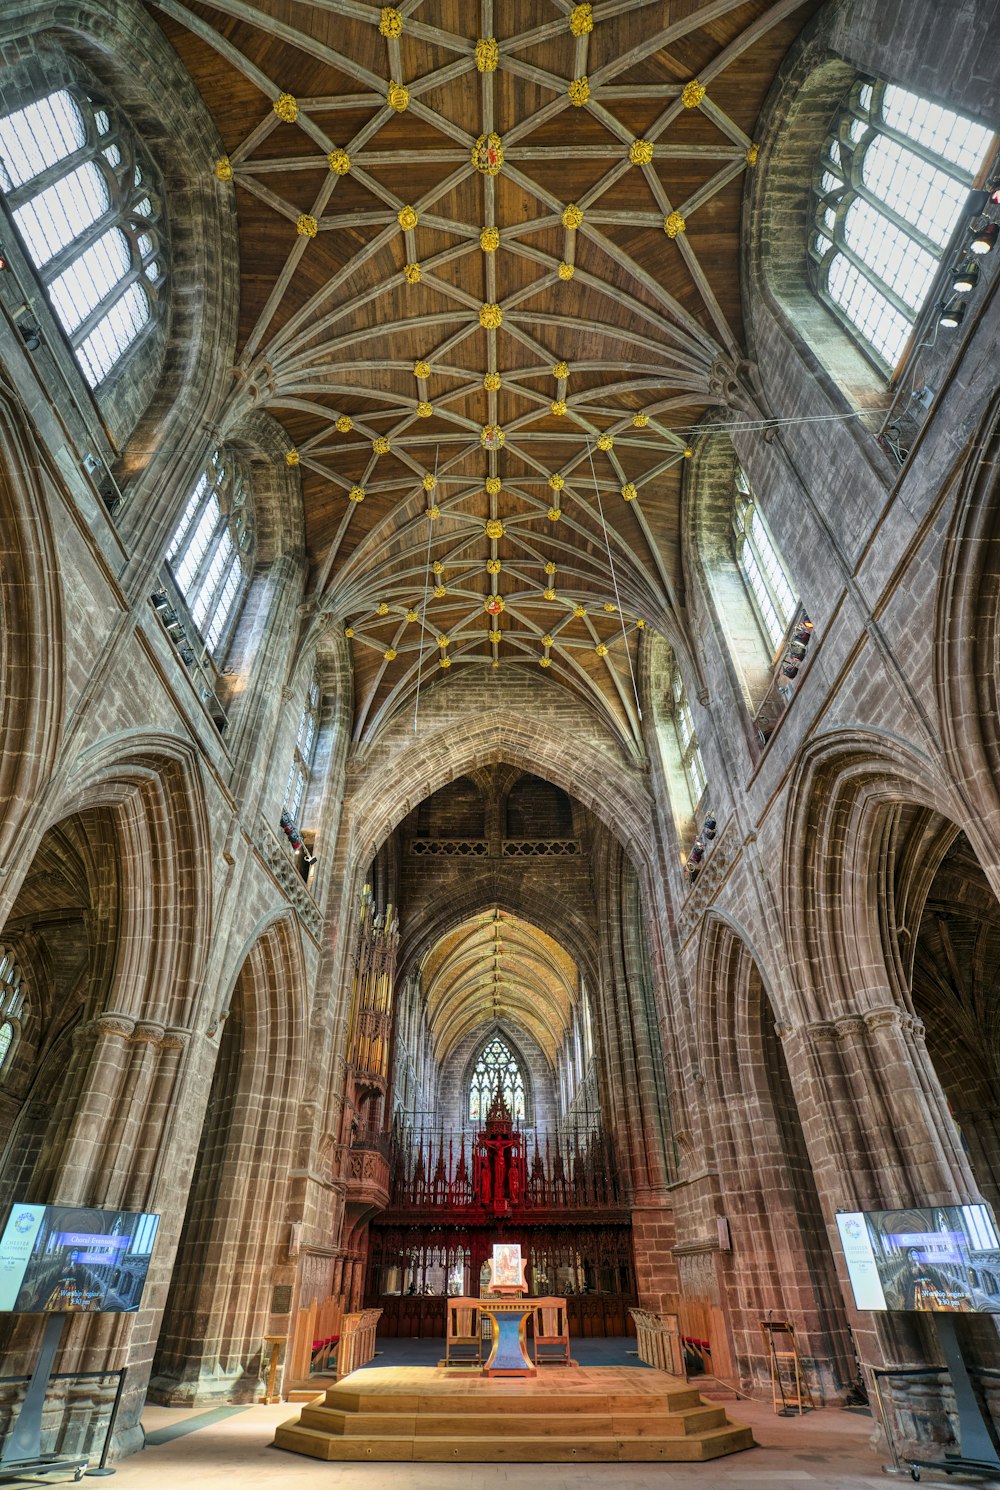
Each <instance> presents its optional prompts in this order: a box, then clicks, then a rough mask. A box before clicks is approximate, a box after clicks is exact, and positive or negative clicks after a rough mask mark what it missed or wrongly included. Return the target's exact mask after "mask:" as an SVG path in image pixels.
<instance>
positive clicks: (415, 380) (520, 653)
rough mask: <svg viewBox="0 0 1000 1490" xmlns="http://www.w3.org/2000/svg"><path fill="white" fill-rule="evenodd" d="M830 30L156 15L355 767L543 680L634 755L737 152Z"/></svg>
mask: <svg viewBox="0 0 1000 1490" xmlns="http://www.w3.org/2000/svg"><path fill="white" fill-rule="evenodd" d="M816 3H817V0H802V3H801V4H797V3H795V0H733V3H727V0H670V3H667V0H649V3H643V0H636V3H634V4H633V5H631V6H629V7H627V8H623V9H622V10H621V11H620V12H619V10H618V7H617V6H616V5H614V4H612V5H610V6H602V5H598V6H596V7H587V6H581V5H576V6H567V5H564V4H562V3H555V0H552V3H539V0H505V3H504V4H503V5H502V6H501V5H497V4H496V3H495V0H480V3H479V4H478V5H471V4H469V3H468V0H414V3H409V4H407V5H405V6H403V7H402V8H400V9H399V10H396V9H394V8H392V7H384V8H383V7H381V6H377V5H368V4H366V3H365V0H324V3H323V4H322V5H319V4H314V3H311V0H258V3H251V0H213V3H207V0H191V3H187V0H148V4H149V8H150V11H151V13H152V14H153V15H154V16H156V17H157V19H158V20H159V21H160V23H161V24H162V26H163V28H164V31H165V33H166V35H167V36H168V37H169V39H170V40H171V42H172V43H173V45H174V46H175V47H176V49H177V51H178V52H179V53H180V55H181V58H182V60H183V61H184V62H185V64H186V66H187V67H188V69H189V71H190V72H191V75H192V77H193V78H194V81H195V83H196V85H197V86H198V87H199V89H200V90H201V92H202V95H203V97H204V99H205V102H206V104H207V106H208V108H209V110H210V111H211V113H212V115H213V118H214V120H215V122H216V124H217V127H218V129H219V132H220V134H221V136H222V140H223V143H224V148H225V150H226V152H227V157H228V159H227V161H223V162H222V163H221V165H220V168H219V170H218V173H217V174H219V178H220V180H219V187H218V189H219V191H220V192H234V193H235V202H236V206H237V211H238V214H239V225H240V246H241V262H242V287H241V308H240V360H239V366H238V367H237V369H236V377H237V387H236V389H235V391H234V396H233V400H232V404H231V407H232V411H233V416H234V417H238V416H239V414H240V412H241V409H242V407H243V400H244V399H245V400H246V406H247V407H250V406H256V407H265V408H268V409H270V410H271V411H272V412H273V413H274V415H275V417H276V418H278V419H279V420H281V422H282V423H283V425H284V428H285V430H286V431H287V435H288V441H289V447H288V458H289V460H290V461H291V463H292V464H295V465H297V467H298V469H299V472H300V475H301V479H302V489H303V498H304V503H305V513H306V532H307V545H308V553H309V560H310V566H311V576H310V587H311V592H312V593H311V598H312V600H313V602H314V604H315V605H316V606H317V607H318V608H321V609H323V610H327V611H329V612H331V613H333V614H334V615H336V616H337V617H338V618H339V620H340V622H341V624H343V625H344V626H345V628H346V629H347V630H348V631H349V632H350V633H351V634H352V638H353V647H354V657H355V673H356V678H355V681H356V690H355V695H356V700H357V708H356V718H355V737H356V738H357V739H359V740H361V739H365V738H367V737H369V736H370V735H371V734H372V733H373V732H374V731H376V730H377V729H378V728H380V727H381V725H382V723H383V722H384V721H385V720H386V719H388V718H390V717H391V716H392V714H393V713H394V712H395V711H396V710H398V709H399V708H403V707H410V706H411V705H412V700H413V695H414V692H415V689H416V686H417V680H418V678H421V679H422V680H423V684H424V686H426V685H427V683H428V681H429V679H431V678H433V680H434V686H442V687H443V686H447V680H448V678H449V677H451V676H454V675H455V671H456V670H457V669H460V668H467V667H470V666H471V667H474V668H477V669H483V668H486V669H488V670H492V669H495V668H501V667H509V666H531V667H539V666H540V667H541V668H543V669H544V670H545V674H546V676H547V678H549V679H551V680H552V684H553V686H557V685H558V686H561V687H567V688H569V689H571V690H572V691H573V692H575V693H576V694H577V695H578V696H579V697H580V698H582V699H584V700H585V701H586V703H587V705H588V707H590V708H592V709H594V710H595V711H596V712H597V713H598V714H599V715H600V716H601V717H602V718H603V719H604V721H605V723H606V724H608V725H609V726H610V727H611V728H612V729H613V730H614V731H615V732H616V733H617V734H618V736H619V737H620V739H621V743H622V746H623V748H624V749H625V750H626V751H630V752H633V753H634V752H637V751H638V750H640V749H641V746H640V743H639V730H638V725H639V721H638V712H637V706H636V700H635V697H634V691H633V684H632V676H631V674H632V670H633V668H634V661H635V652H636V649H637V647H638V644H639V638H640V636H641V633H642V627H643V626H644V625H645V623H646V622H647V620H648V621H649V623H650V624H662V623H663V621H664V620H665V618H666V617H668V616H669V614H670V612H671V610H676V608H678V607H679V606H681V605H682V602H683V595H682V581H681V575H680V569H679V539H678V524H679V504H680V489H681V478H682V475H683V472H684V470H685V469H686V465H685V462H686V452H687V451H688V448H689V447H688V444H687V441H688V438H689V435H690V431H691V429H692V427H693V426H694V425H695V424H696V422H697V420H698V419H699V417H700V416H701V414H702V413H703V412H704V410H705V409H706V408H709V407H711V406H712V405H713V404H714V403H715V401H716V395H715V394H713V392H712V387H713V386H714V383H713V376H712V372H713V366H714V365H715V364H717V363H718V362H719V361H720V360H724V361H726V362H727V363H734V362H737V361H738V360H739V359H740V357H741V356H742V355H743V352H742V335H743V333H742V325H741V320H740V301H739V258H738V255H739V225H740V203H741V198H742V189H743V178H744V174H745V172H746V171H747V170H748V169H751V168H752V165H753V162H754V159H755V152H754V150H753V149H752V145H753V131H754V125H755V121H756V118H757V115H758V112H759V110H760V107H761V104H762V102H763V99H764V97H765V95H766V92H767V89H768V88H769V87H770V85H771V82H772V81H773V78H774V74H775V71H776V69H777V67H778V65H779V64H780V61H781V58H782V57H783V56H784V54H785V52H786V51H787V48H788V46H789V44H790V43H791V41H792V40H793V38H794V37H795V35H796V34H797V32H798V30H799V28H800V27H801V25H802V24H803V23H804V21H805V20H806V19H807V18H808V16H809V14H811V12H812V11H813V10H814V9H815V8H816ZM588 21H589V23H590V27H589V29H588ZM480 27H481V28H482V33H481V35H482V38H489V37H490V36H492V37H495V38H496V40H497V42H498V46H497V47H496V49H495V50H494V49H493V48H491V47H490V46H488V45H485V43H481V44H480V45H479V47H478V49H477V42H479V41H480ZM279 95H280V96H279ZM491 132H493V133H494V134H496V135H499V137H500V138H499V141H495V140H494V141H493V142H492V143H493V144H494V145H495V144H497V143H499V146H500V150H501V151H502V159H501V158H500V157H499V156H498V155H497V154H496V152H495V151H494V153H493V157H492V159H490V160H485V159H484V160H481V161H479V162H478V165H479V167H488V169H486V170H483V169H480V168H477V162H476V161H474V159H473V147H474V145H475V144H476V141H477V139H478V138H479V137H483V138H484V139H485V137H487V136H489V135H490V134H491ZM576 209H579V212H578V213H577V211H576ZM579 214H582V215H579ZM492 234H495V236H491V235H492ZM481 235H482V236H481ZM563 363H565V364H567V365H566V367H565V368H564V367H562V366H561V364H563ZM338 421H339V424H338ZM382 441H388V450H387V451H386V450H384V449H383V446H382V444H381V443H380V442H382ZM435 475H436V484H435V483H434V481H433V479H432V478H434V477H435ZM616 593H617V597H618V598H619V599H620V602H621V606H622V613H621V614H619V612H618V610H617V600H616ZM491 595H497V596H500V597H501V599H502V607H495V613H492V614H491V613H490V611H488V610H487V608H486V607H487V605H488V604H489V603H490V599H489V598H490V596H491ZM441 639H446V642H447V644H446V645H439V641H440V640H441ZM442 664H444V665H443V666H442Z"/></svg>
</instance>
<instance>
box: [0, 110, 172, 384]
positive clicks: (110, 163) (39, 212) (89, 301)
mask: <svg viewBox="0 0 1000 1490" xmlns="http://www.w3.org/2000/svg"><path fill="white" fill-rule="evenodd" d="M150 176H151V171H150V169H149V167H148V166H147V165H146V164H145V163H144V161H143V159H142V157H141V155H140V153H139V151H138V149H137V147H136V143H135V140H134V139H133V137H132V135H131V132H130V131H129V130H128V129H127V128H124V127H123V125H122V122H121V120H120V119H119V118H118V117H117V115H116V114H115V112H114V111H113V110H112V109H111V108H110V107H105V106H104V105H102V104H100V103H97V102H96V101H95V100H93V99H91V98H89V97H88V96H87V95H86V93H84V92H83V90H82V89H81V90H74V91H73V92H70V91H69V90H68V89H65V88H62V89H59V90H58V91H56V92H53V93H49V94H47V95H46V96H45V97H44V98H40V99H37V100H36V101H35V102H33V103H29V104H27V105H25V107H23V108H20V109H17V110H16V111H15V112H13V113H10V114H7V115H6V116H5V117H4V118H2V119H0V190H2V191H3V194H4V198H5V201H6V205H7V207H8V210H9V211H10V213H11V216H12V218H13V221H14V224H15V226H16V227H17V230H18V232H19V233H20V235H21V239H22V241H23V243H24V247H25V249H26V250H27V253H28V257H29V258H30V259H31V262H32V263H33V265H34V266H35V269H36V270H37V271H38V274H39V277H40V279H41V281H42V284H43V285H44V287H45V290H46V293H47V295H48V298H49V302H50V304H51V306H52V309H53V311H54V312H55V315H56V319H57V320H58V321H59V324H60V325H61V326H62V329H63V331H64V332H65V333H66V336H67V338H68V340H69V344H70V346H71V348H72V349H73V353H74V355H75V357H76V360H77V362H78V363H79V364H80V367H81V369H82V371H83V375H84V377H85V378H86V380H87V382H88V383H89V384H90V386H91V387H92V388H97V387H98V386H99V385H100V384H101V383H103V382H104V380H105V379H106V378H107V377H108V375H109V373H111V371H112V370H113V369H114V367H115V366H116V365H117V364H118V362H119V361H120V360H121V358H122V357H123V356H124V355H125V353H126V352H127V351H128V349H129V348H130V347H131V346H132V345H133V343H134V342H135V341H137V339H138V338H139V337H140V336H141V335H142V333H143V331H144V330H145V329H146V327H147V326H149V325H150V324H151V322H152V320H153V318H154V312H155V310H156V308H157V305H158V299H159V294H160V291H161V290H162V287H163V285H164V283H165V280H166V271H165V266H164V257H163V245H162V243H161V241H160V234H159V231H158V227H157V224H158V219H159V213H158V211H157V208H156V206H155V205H154V193H153V189H152V187H151V185H150Z"/></svg>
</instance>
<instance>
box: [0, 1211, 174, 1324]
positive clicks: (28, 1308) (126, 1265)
mask: <svg viewBox="0 0 1000 1490" xmlns="http://www.w3.org/2000/svg"><path fill="white" fill-rule="evenodd" d="M159 1224H160V1218H159V1216H151V1215H147V1214H145V1213H144V1212H141V1211H100V1210H95V1209H93V1208H92V1207H89V1206H88V1207H86V1208H84V1207H81V1206H67V1205H27V1204H25V1205H20V1204H15V1206H14V1208H13V1209H12V1211H11V1213H10V1216H9V1217H8V1220H7V1225H6V1227H5V1228H4V1233H3V1237H2V1238H0V1311H3V1312H6V1313H11V1314H131V1313H132V1312H133V1311H134V1310H135V1309H138V1307H139V1301H140V1299H141V1298H142V1288H143V1284H144V1283H145V1281H146V1273H147V1271H148V1270H149V1260H150V1257H151V1256H152V1252H153V1244H154V1242H155V1241H156V1231H157V1228H158V1226H159Z"/></svg>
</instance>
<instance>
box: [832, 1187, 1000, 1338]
mask: <svg viewBox="0 0 1000 1490" xmlns="http://www.w3.org/2000/svg"><path fill="white" fill-rule="evenodd" d="M837 1226H838V1228H839V1230H840V1240H841V1242H842V1244H843V1247H844V1259H845V1261H846V1262H847V1271H848V1274H849V1276H850V1279H851V1287H852V1289H853V1290H854V1301H855V1303H856V1304H857V1306H858V1308H859V1309H878V1310H883V1309H892V1310H899V1311H903V1312H906V1311H911V1310H916V1311H918V1312H922V1313H932V1314H998V1313H1000V1234H998V1233H997V1223H996V1217H995V1216H994V1214H993V1211H992V1209H991V1208H990V1207H989V1206H988V1205H936V1206H928V1207H926V1208H923V1207H921V1208H920V1209H909V1210H905V1211H846V1212H841V1214H840V1215H838V1217H837Z"/></svg>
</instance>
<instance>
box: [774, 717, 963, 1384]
mask: <svg viewBox="0 0 1000 1490" xmlns="http://www.w3.org/2000/svg"><path fill="white" fill-rule="evenodd" d="M901 809H916V810H917V813H918V815H919V814H924V813H933V814H935V815H939V816H940V817H941V818H944V819H946V820H948V821H950V822H951V823H955V821H956V817H957V815H958V813H959V811H960V808H959V806H958V804H957V803H956V801H955V796H954V793H953V792H952V790H951V788H950V787H949V785H948V783H946V782H943V781H941V780H940V778H939V777H938V776H937V774H936V773H935V771H934V770H933V769H932V767H931V766H930V763H929V762H928V761H927V759H926V757H923V756H921V755H920V754H919V753H918V752H917V751H916V750H915V749H914V747H913V746H912V745H911V744H910V743H908V742H907V741H904V740H902V739H900V738H899V737H898V736H890V735H888V734H879V733H877V732H875V731H868V730H860V729H844V730H840V731H837V732H835V733H831V734H828V735H824V736H821V737H819V738H818V739H817V740H816V741H815V742H813V744H812V745H811V746H809V747H807V748H806V750H805V751H804V752H803V753H802V755H801V757H800V760H799V763H798V767H797V769H796V771H795V774H794V776H793V779H792V782H791V786H790V790H789V796H788V813H787V818H786V823H785V838H784V843H783V864H784V872H785V888H784V895H783V904H782V912H783V917H784V922H785V925H786V926H788V927H789V928H792V927H794V928H795V933H794V935H789V936H788V938H787V942H786V945H787V947H788V951H789V964H790V967H789V974H790V976H789V980H788V1002H787V1006H786V1009H785V1022H784V1023H783V1024H782V1026H781V1029H780V1031H779V1033H780V1036H781V1040H782V1046H783V1048H784V1051H785V1056H786V1059H787V1062H788V1068H789V1071H790V1073H791V1077H792V1084H793V1089H794V1090H796V1091H797V1092H800V1093H802V1096H801V1098H800V1101H799V1112H800V1115H801V1119H802V1126H803V1131H804V1133H805V1136H806V1142H807V1144H808V1149H809V1154H810V1157H811V1161H812V1167H813V1172H814V1174H815V1176H816V1184H817V1189H818V1191H819V1194H820V1196H821V1199H822V1202H823V1209H824V1214H825V1215H826V1217H827V1219H828V1222H832V1219H833V1217H834V1216H835V1214H836V1212H837V1211H838V1210H882V1209H895V1208H902V1207H908V1206H926V1205H929V1204H955V1203H958V1202H964V1201H969V1200H975V1199H978V1198H979V1193H978V1186H977V1183H976V1179H975V1176H974V1174H973V1172H972V1169H971V1166H970V1163H969V1159H968V1157H967V1155H966V1154H965V1153H964V1151H963V1148H962V1145H961V1141H960V1137H959V1134H958V1131H957V1129H956V1126H955V1123H954V1121H953V1120H952V1118H951V1116H950V1114H949V1112H948V1106H947V1102H946V1099H945V1094H944V1092H943V1090H942V1086H941V1082H940V1080H939V1078H938V1076H937V1074H936V1072H935V1070H934V1066H933V1063H932V1060H931V1057H930V1054H929V1052H928V1046H927V1041H926V1039H925V1036H924V1028H923V1024H922V1022H921V1020H920V1019H919V1018H918V1017H917V1016H916V1015H915V1013H914V1011H913V1008H912V1001H911V1000H910V998H909V995H908V991H907V980H906V977H905V960H904V958H903V957H901V955H900V952H899V947H898V937H897V934H896V899H895V897H894V894H893V888H894V886H893V873H894V858H893V855H894V849H895V848H896V847H898V845H897V844H896V843H895V842H894V829H895V826H896V823H897V821H898V818H899V813H900V810H901ZM969 837H970V840H971V839H972V837H973V833H972V825H970V829H969ZM981 848H982V845H981V844H980V845H979V846H978V848H977V852H980V851H981ZM981 862H983V864H984V866H985V865H987V864H988V857H986V858H983V859H982V860H981ZM911 886H912V875H911ZM830 1238H831V1245H832V1246H833V1248H834V1255H835V1258H836V1260H837V1266H838V1271H839V1274H840V1280H841V1288H842V1291H843V1293H844V1296H845V1299H847V1300H850V1297H851V1295H850V1292H849V1285H848V1282H847V1277H846V1271H845V1270H844V1269H843V1264H842V1257H841V1252H840V1248H839V1244H838V1243H837V1242H836V1240H835V1236H834V1233H833V1232H832V1230H831V1233H830ZM921 1328H922V1327H921V1326H920V1324H919V1322H918V1321H917V1320H915V1319H914V1318H913V1317H912V1316H907V1315H903V1314H899V1315H875V1316H872V1315H867V1316H864V1317H863V1318H862V1319H859V1320H857V1322H856V1323H855V1325H854V1330H855V1336H856V1338H857V1340H858V1344H859V1355H860V1356H861V1358H862V1359H863V1360H865V1361H869V1362H877V1361H880V1360H894V1361H900V1362H906V1361H910V1360H916V1361H920V1360H926V1359H928V1358H930V1357H931V1356H932V1355H933V1351H934V1347H933V1345H932V1343H931V1341H930V1337H929V1336H926V1337H925V1335H924V1334H922V1333H921Z"/></svg>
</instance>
